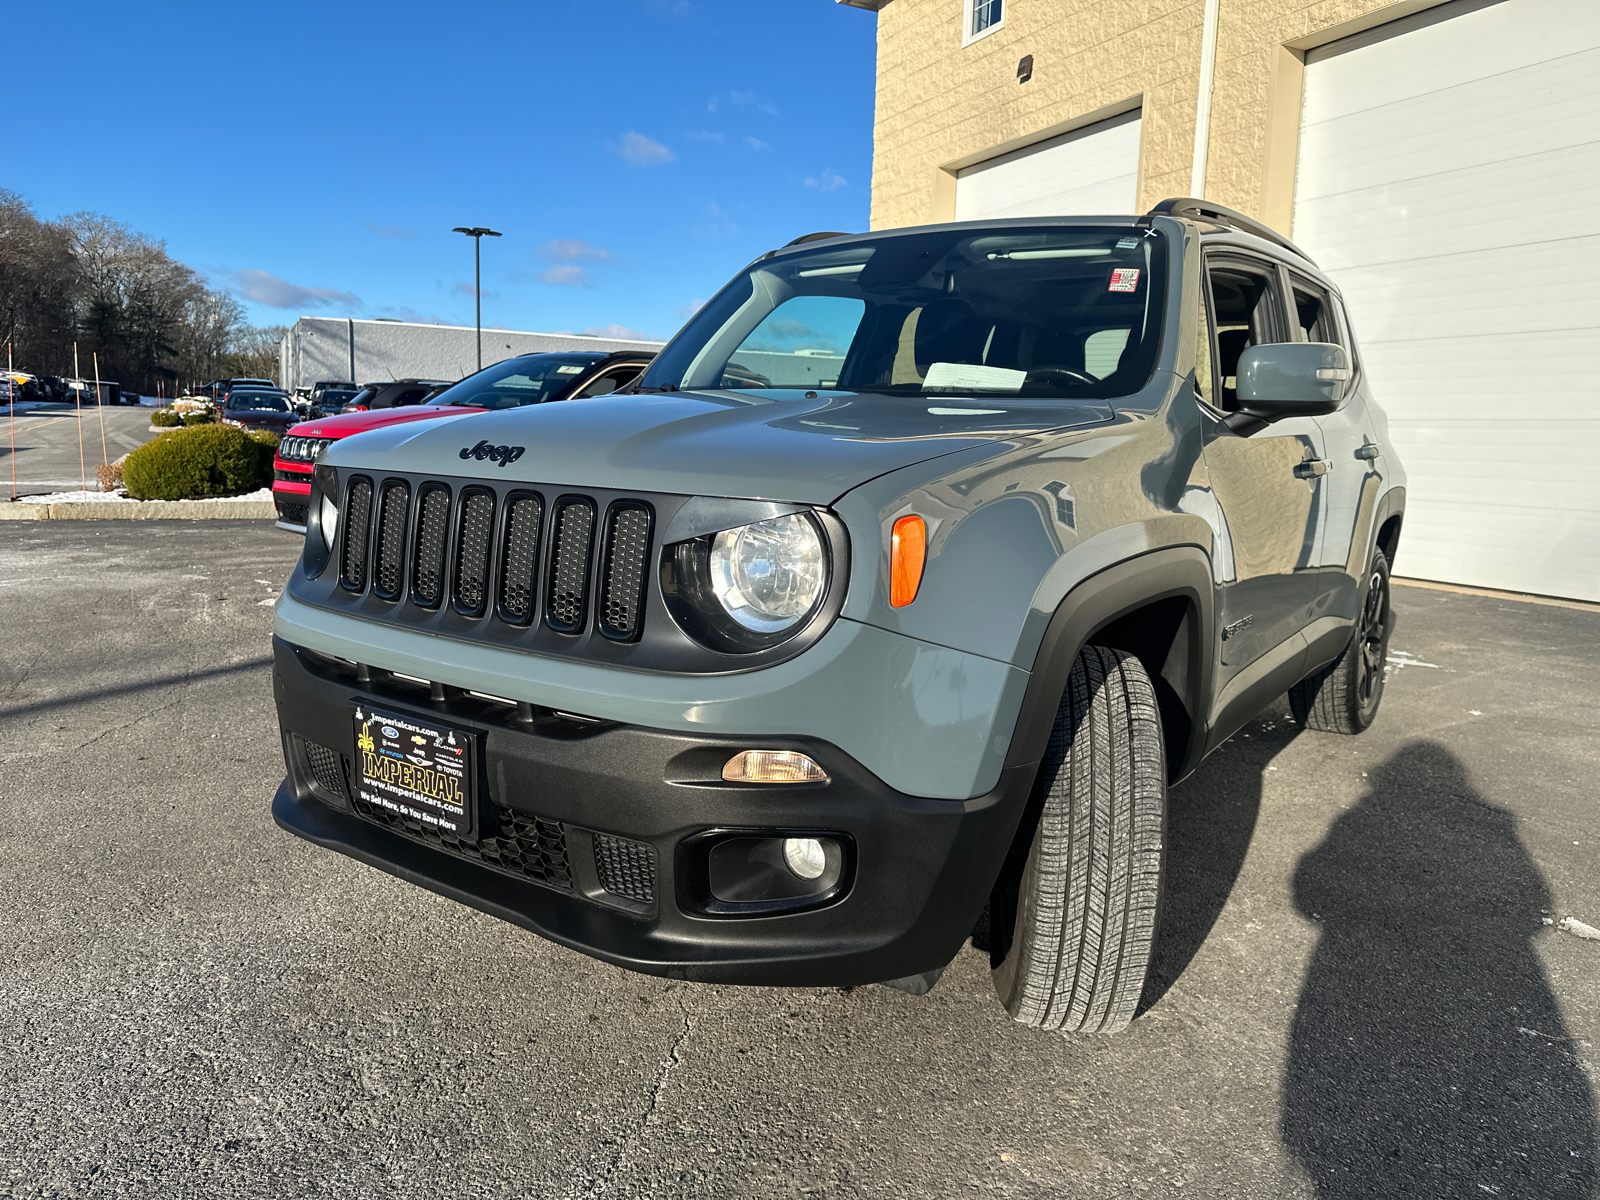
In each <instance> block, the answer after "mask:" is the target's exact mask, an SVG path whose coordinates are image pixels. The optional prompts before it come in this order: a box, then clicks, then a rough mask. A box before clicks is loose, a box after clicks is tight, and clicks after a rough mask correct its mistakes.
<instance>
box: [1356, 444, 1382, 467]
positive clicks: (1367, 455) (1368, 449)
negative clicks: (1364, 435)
mask: <svg viewBox="0 0 1600 1200" xmlns="http://www.w3.org/2000/svg"><path fill="white" fill-rule="evenodd" d="M1381 453H1383V451H1381V450H1380V449H1379V448H1378V443H1377V442H1363V443H1362V445H1361V448H1360V449H1358V450H1357V451H1356V457H1357V458H1361V459H1365V460H1366V461H1368V462H1371V461H1372V460H1373V459H1375V458H1377V457H1378V455H1379V454H1381Z"/></svg>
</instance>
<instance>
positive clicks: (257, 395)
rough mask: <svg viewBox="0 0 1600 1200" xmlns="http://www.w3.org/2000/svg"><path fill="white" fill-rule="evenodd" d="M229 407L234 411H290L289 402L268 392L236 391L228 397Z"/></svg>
mask: <svg viewBox="0 0 1600 1200" xmlns="http://www.w3.org/2000/svg"><path fill="white" fill-rule="evenodd" d="M228 408H229V409H231V410H232V411H234V412H288V411H289V402H288V400H286V399H285V398H284V397H282V396H274V395H271V394H270V393H267V392H235V393H234V394H233V395H231V396H229V397H228Z"/></svg>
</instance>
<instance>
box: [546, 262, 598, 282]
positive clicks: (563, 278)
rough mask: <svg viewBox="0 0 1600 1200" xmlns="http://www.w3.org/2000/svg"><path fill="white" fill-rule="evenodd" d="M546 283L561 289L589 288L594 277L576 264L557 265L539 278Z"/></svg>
mask: <svg viewBox="0 0 1600 1200" xmlns="http://www.w3.org/2000/svg"><path fill="white" fill-rule="evenodd" d="M539 278H540V279H542V280H544V281H545V282H546V283H553V284H556V285H557V286H559V287H588V286H589V284H590V283H592V282H593V281H594V277H593V276H592V275H590V274H589V272H588V271H586V270H584V268H582V267H580V266H577V265H576V264H575V263H557V264H556V265H555V266H553V267H551V268H549V269H548V270H546V271H544V272H543V273H541V274H540V276H539Z"/></svg>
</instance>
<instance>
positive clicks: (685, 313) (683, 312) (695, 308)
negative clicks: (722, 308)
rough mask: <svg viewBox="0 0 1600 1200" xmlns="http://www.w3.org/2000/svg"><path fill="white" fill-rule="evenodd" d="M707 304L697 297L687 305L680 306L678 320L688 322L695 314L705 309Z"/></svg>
mask: <svg viewBox="0 0 1600 1200" xmlns="http://www.w3.org/2000/svg"><path fill="white" fill-rule="evenodd" d="M705 303H706V302H705V301H704V300H703V299H700V298H698V297H697V298H696V299H694V300H691V301H689V303H687V304H680V305H678V320H680V321H687V320H688V319H689V318H690V317H692V316H694V315H695V313H697V312H699V311H700V310H701V309H702V308H704V307H705Z"/></svg>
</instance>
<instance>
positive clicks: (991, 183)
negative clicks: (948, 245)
mask: <svg viewBox="0 0 1600 1200" xmlns="http://www.w3.org/2000/svg"><path fill="white" fill-rule="evenodd" d="M1138 189H1139V113H1138V111H1137V110H1135V111H1133V112H1130V113H1124V114H1123V115H1122V116H1120V117H1113V118H1111V120H1109V121H1101V122H1099V123H1098V124H1095V125H1089V126H1086V127H1085V128H1083V129H1074V130H1073V131H1072V132H1071V133H1067V134H1063V135H1062V136H1061V137H1058V138H1051V139H1050V140H1049V141H1048V142H1040V143H1038V144H1037V145H1034V146H1025V147H1023V148H1022V149H1021V150H1013V151H1012V152H1011V153H1010V154H1002V155H1000V156H999V157H998V158H991V159H989V160H988V161H987V162H981V163H978V164H977V165H976V166H972V167H967V168H966V169H965V170H963V171H960V172H959V173H958V174H957V175H956V220H958V221H978V220H983V219H985V218H989V217H1050V216H1056V215H1059V214H1063V213H1072V214H1103V213H1131V212H1133V211H1134V207H1133V206H1134V203H1135V202H1136V200H1137V199H1138Z"/></svg>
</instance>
